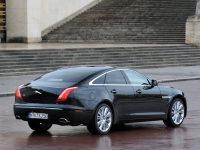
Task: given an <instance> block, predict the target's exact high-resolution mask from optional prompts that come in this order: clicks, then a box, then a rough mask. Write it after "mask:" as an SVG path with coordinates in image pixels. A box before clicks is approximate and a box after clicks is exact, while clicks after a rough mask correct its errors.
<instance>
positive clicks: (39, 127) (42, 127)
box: [28, 121, 52, 132]
mask: <svg viewBox="0 0 200 150" xmlns="http://www.w3.org/2000/svg"><path fill="white" fill-rule="evenodd" d="M28 125H29V127H30V128H31V129H32V130H35V131H43V132H44V131H47V130H49V129H50V128H51V126H52V124H51V123H39V122H33V121H28Z"/></svg>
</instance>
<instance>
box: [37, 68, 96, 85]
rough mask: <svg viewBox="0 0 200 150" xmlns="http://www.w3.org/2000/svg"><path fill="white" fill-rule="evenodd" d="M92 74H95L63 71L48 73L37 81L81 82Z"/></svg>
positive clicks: (69, 70) (70, 70) (71, 70)
mask: <svg viewBox="0 0 200 150" xmlns="http://www.w3.org/2000/svg"><path fill="white" fill-rule="evenodd" d="M91 74H93V72H91V71H78V70H73V69H62V70H56V71H53V72H50V73H47V74H45V75H43V76H41V77H40V78H38V79H36V80H39V81H49V82H79V81H81V80H82V79H84V78H86V77H87V76H89V75H91Z"/></svg>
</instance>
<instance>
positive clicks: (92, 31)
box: [42, 0, 196, 44]
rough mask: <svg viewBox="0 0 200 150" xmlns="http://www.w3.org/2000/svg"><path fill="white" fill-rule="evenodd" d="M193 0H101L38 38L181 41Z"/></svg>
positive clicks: (159, 42)
mask: <svg viewBox="0 0 200 150" xmlns="http://www.w3.org/2000/svg"><path fill="white" fill-rule="evenodd" d="M195 9H196V0H104V1H102V2H100V3H99V4H97V5H96V6H94V7H92V8H91V9H89V10H87V11H86V12H84V13H82V14H80V15H79V16H77V17H75V18H74V19H72V20H71V21H69V22H67V23H65V24H64V25H62V26H60V27H59V28H57V29H55V30H54V31H52V32H50V33H49V34H47V35H45V36H44V37H43V38H42V39H43V42H53V43H54V42H66V43H133V44H135V43H136V44H139V43H141V44H142V43H145V44H148V43H149V44H153V43H154V44H180V43H182V44H184V43H185V22H186V20H187V18H188V16H192V15H194V14H195Z"/></svg>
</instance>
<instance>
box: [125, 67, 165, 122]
mask: <svg viewBox="0 0 200 150" xmlns="http://www.w3.org/2000/svg"><path fill="white" fill-rule="evenodd" d="M124 73H125V75H126V76H127V78H128V79H129V81H130V83H131V85H132V87H133V89H134V92H135V100H134V101H135V111H134V119H156V118H160V117H161V104H162V98H161V92H160V89H159V88H158V87H157V86H152V85H151V83H149V81H148V79H147V78H146V77H144V76H143V75H141V74H140V73H138V72H135V71H132V70H124Z"/></svg>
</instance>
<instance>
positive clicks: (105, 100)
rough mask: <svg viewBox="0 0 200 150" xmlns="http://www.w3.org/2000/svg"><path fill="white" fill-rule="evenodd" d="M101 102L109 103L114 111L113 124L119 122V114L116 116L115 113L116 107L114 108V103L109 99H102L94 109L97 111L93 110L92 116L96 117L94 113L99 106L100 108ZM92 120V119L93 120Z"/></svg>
mask: <svg viewBox="0 0 200 150" xmlns="http://www.w3.org/2000/svg"><path fill="white" fill-rule="evenodd" d="M101 104H107V105H108V106H109V107H110V108H111V111H112V113H113V124H116V123H117V122H118V119H117V116H116V113H115V108H114V106H113V105H112V103H111V102H110V101H109V100H107V99H104V100H102V101H101V102H100V103H99V104H98V105H97V106H96V107H95V109H94V110H95V111H94V112H93V116H92V118H93V117H94V114H95V112H96V110H97V108H98V107H99V106H100V105H101ZM91 121H92V120H91Z"/></svg>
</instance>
